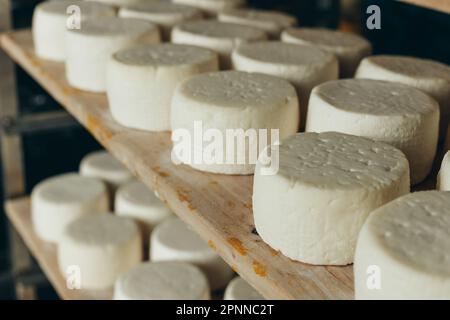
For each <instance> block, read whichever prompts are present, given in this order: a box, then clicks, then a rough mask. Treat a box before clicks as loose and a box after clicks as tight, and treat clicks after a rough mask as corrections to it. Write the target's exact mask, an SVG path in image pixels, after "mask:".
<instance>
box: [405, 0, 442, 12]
mask: <svg viewBox="0 0 450 320" xmlns="http://www.w3.org/2000/svg"><path fill="white" fill-rule="evenodd" d="M400 1H402V2H406V3H409V4H413V5H416V6H421V7H425V8H428V9H432V10H436V11H442V12H445V13H449V14H450V0H400Z"/></svg>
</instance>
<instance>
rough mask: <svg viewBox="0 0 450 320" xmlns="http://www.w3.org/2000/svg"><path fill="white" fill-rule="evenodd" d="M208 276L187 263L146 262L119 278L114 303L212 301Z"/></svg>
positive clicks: (115, 288)
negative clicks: (132, 301) (129, 301)
mask: <svg viewBox="0 0 450 320" xmlns="http://www.w3.org/2000/svg"><path fill="white" fill-rule="evenodd" d="M209 299H210V293H209V286H208V280H207V279H206V277H205V275H204V274H203V273H202V272H201V271H200V269H198V268H197V267H195V266H193V265H191V264H188V263H183V262H145V263H141V264H140V265H138V266H136V267H134V268H132V269H131V270H130V271H128V272H126V273H124V274H123V275H121V276H120V277H119V279H117V282H116V285H115V287H114V300H209Z"/></svg>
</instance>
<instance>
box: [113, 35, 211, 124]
mask: <svg viewBox="0 0 450 320" xmlns="http://www.w3.org/2000/svg"><path fill="white" fill-rule="evenodd" d="M218 64H219V62H218V57H217V54H216V53H215V52H213V51H210V50H207V49H204V48H198V47H194V46H186V45H178V44H170V43H165V44H156V45H151V44H149V45H139V46H136V47H132V48H129V49H124V50H122V51H119V52H117V53H115V54H113V55H112V57H111V58H110V60H109V63H108V65H107V72H106V87H107V94H108V100H109V107H110V110H111V113H112V115H113V118H114V119H115V120H116V121H117V122H119V123H120V124H122V125H124V126H126V127H131V128H136V129H142V130H149V131H169V130H170V104H171V100H172V96H173V93H174V91H175V88H176V87H177V85H178V84H179V83H180V82H182V81H183V80H185V79H187V78H189V77H191V76H193V75H196V74H200V73H203V72H207V71H216V70H218V69H219V65H218Z"/></svg>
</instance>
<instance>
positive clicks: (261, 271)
mask: <svg viewBox="0 0 450 320" xmlns="http://www.w3.org/2000/svg"><path fill="white" fill-rule="evenodd" d="M253 271H255V273H256V274H257V275H258V276H260V277H265V276H267V271H266V267H264V266H263V265H262V264H261V263H259V262H258V261H256V260H253Z"/></svg>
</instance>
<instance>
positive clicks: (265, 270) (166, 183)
mask: <svg viewBox="0 0 450 320" xmlns="http://www.w3.org/2000/svg"><path fill="white" fill-rule="evenodd" d="M0 43H1V45H2V46H3V48H4V50H5V51H6V52H8V54H9V55H10V56H11V57H12V58H13V59H14V60H15V61H16V62H17V63H18V64H20V65H21V66H22V67H23V68H24V69H25V70H26V71H27V72H29V73H30V74H31V75H32V76H33V77H34V78H35V79H36V80H37V81H38V82H39V83H40V84H41V85H42V86H43V87H44V88H45V89H47V90H48V92H49V93H50V94H51V95H52V96H53V97H54V98H55V99H56V100H58V101H59V102H60V103H61V104H62V105H63V106H64V107H65V108H66V109H67V110H68V111H69V112H70V113H72V114H73V115H74V117H75V118H76V119H78V121H79V122H80V123H81V124H83V125H84V126H85V127H86V128H87V129H88V130H89V131H90V132H91V133H92V134H93V135H94V136H95V137H96V138H97V139H98V140H99V141H100V142H101V143H102V144H103V145H104V146H105V148H107V149H108V150H109V151H110V152H111V153H112V154H113V155H115V156H116V157H117V158H118V159H119V160H121V161H122V162H123V163H124V164H125V165H126V166H127V167H128V168H129V169H130V170H131V171H132V172H133V173H134V174H135V175H136V176H137V177H138V178H140V179H141V180H142V181H143V182H144V183H146V184H147V185H148V186H149V187H150V188H151V189H153V190H156V191H157V193H158V194H159V195H160V196H161V198H162V199H163V200H164V201H165V202H166V203H167V205H168V206H169V207H170V208H171V209H172V210H173V211H174V212H175V213H176V214H177V215H178V216H179V217H180V218H181V219H183V220H184V221H185V222H187V223H188V224H189V225H191V226H192V228H193V229H194V230H195V231H196V232H198V233H199V234H200V236H201V237H202V238H203V239H204V240H205V241H207V242H208V243H209V245H210V246H211V247H212V248H214V249H215V250H217V252H218V253H219V254H220V255H221V256H222V257H223V258H224V259H225V261H226V262H227V263H228V264H229V265H231V266H232V267H233V269H235V270H236V271H237V272H238V273H239V274H240V275H241V276H242V277H243V278H245V279H246V280H247V281H248V282H250V283H251V284H252V285H253V286H254V287H255V288H256V289H257V290H258V291H260V292H261V293H262V294H263V295H264V296H265V297H267V298H273V299H351V298H353V274H352V267H351V266H347V267H323V266H310V265H307V264H303V263H300V262H294V261H292V260H290V259H288V258H286V257H284V256H283V255H281V254H280V253H279V252H276V251H274V250H273V249H271V248H270V247H269V246H268V245H266V244H265V243H264V242H263V241H262V240H261V238H260V237H259V236H258V235H256V234H254V233H253V230H254V224H253V217H252V209H251V196H252V182H253V178H252V177H251V176H224V175H215V174H209V173H203V172H199V171H195V170H193V169H191V168H189V167H188V166H184V165H179V166H176V165H174V164H173V163H172V162H171V160H170V150H171V142H170V135H169V133H149V132H143V131H137V130H130V129H126V128H124V127H122V126H120V125H118V124H117V123H116V122H114V121H113V119H112V117H111V115H110V112H109V110H108V104H107V99H106V96H105V95H104V94H92V93H87V92H83V91H79V90H76V89H74V88H71V87H70V86H69V85H68V84H67V82H66V80H65V76H64V66H63V64H60V63H53V62H48V61H43V60H41V59H38V58H37V57H36V56H35V55H34V52H33V45H32V40H31V34H30V32H29V31H26V30H24V31H17V32H14V33H9V34H5V35H2V36H1V37H0ZM63 156H64V155H61V157H62V158H61V161H63V160H64V159H63ZM35 241H36V239H35ZM28 242H29V245H32V243H31V242H33V241H30V240H28ZM35 251H36V250H35ZM41 263H42V264H44V263H47V264H49V262H45V261H42V262H41ZM53 269H54V267H53ZM53 277H55V276H53ZM54 282H56V281H55V280H54ZM59 290H62V289H61V288H60V289H59Z"/></svg>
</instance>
